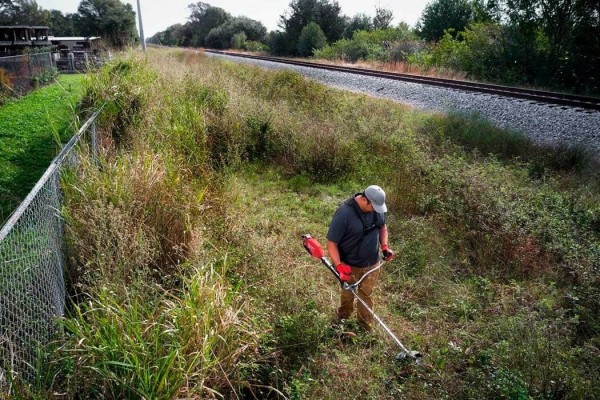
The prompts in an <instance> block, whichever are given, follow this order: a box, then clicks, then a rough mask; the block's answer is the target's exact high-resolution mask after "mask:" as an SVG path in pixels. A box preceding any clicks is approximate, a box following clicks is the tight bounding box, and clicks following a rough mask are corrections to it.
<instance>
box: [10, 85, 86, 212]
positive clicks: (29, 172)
mask: <svg viewBox="0 0 600 400" xmlns="http://www.w3.org/2000/svg"><path fill="white" fill-rule="evenodd" d="M82 82H83V76H82V75H62V76H60V77H59V79H58V82H57V83H54V84H51V85H49V86H46V87H43V88H40V89H38V90H35V91H34V92H32V93H30V94H28V95H27V96H24V97H22V98H20V99H17V100H13V101H10V102H8V103H7V104H5V105H3V106H2V107H0V140H2V147H0V221H4V220H5V219H6V218H7V217H8V215H9V214H10V213H11V212H12V211H13V209H14V208H15V207H16V206H17V205H18V204H19V202H20V201H21V200H23V198H24V197H25V196H26V195H27V193H28V192H29V190H31V188H32V187H33V186H34V185H35V183H36V182H37V180H38V179H39V178H40V177H41V176H42V174H43V172H44V170H45V169H46V168H47V167H48V165H49V164H50V161H51V160H52V159H53V158H54V156H56V154H57V149H58V144H57V141H58V140H60V141H65V140H68V139H69V138H70V136H71V135H72V134H73V130H72V126H73V116H74V112H75V107H76V105H77V103H78V101H79V99H80V98H81V95H82V93H83V92H82V89H83V86H82Z"/></svg>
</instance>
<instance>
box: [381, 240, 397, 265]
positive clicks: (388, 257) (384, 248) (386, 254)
mask: <svg viewBox="0 0 600 400" xmlns="http://www.w3.org/2000/svg"><path fill="white" fill-rule="evenodd" d="M381 252H382V253H383V259H384V260H385V261H392V260H393V259H394V252H393V251H392V250H390V248H389V247H388V245H387V244H382V245H381Z"/></svg>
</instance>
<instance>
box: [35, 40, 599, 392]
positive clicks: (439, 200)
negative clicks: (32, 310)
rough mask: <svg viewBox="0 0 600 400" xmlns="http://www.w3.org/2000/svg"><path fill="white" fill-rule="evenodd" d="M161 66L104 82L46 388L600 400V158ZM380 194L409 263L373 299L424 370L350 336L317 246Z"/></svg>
mask: <svg viewBox="0 0 600 400" xmlns="http://www.w3.org/2000/svg"><path fill="white" fill-rule="evenodd" d="M147 57H148V58H147V59H145V60H140V59H138V58H137V57H135V56H129V57H127V58H125V59H122V60H117V61H115V62H113V63H111V64H109V65H107V66H106V67H104V68H103V69H102V71H100V72H99V73H98V74H97V75H95V76H93V77H92V78H91V80H90V82H89V86H88V87H87V89H86V95H85V96H84V101H85V103H86V104H88V105H92V104H95V103H97V102H107V106H106V108H105V110H106V112H105V113H104V114H103V116H102V124H101V128H100V130H99V131H100V143H101V144H102V150H101V152H100V159H99V161H98V164H95V163H93V162H91V161H87V162H85V161H84V162H83V164H82V169H81V171H79V172H78V173H76V174H75V173H73V174H68V175H66V176H65V177H64V179H63V181H64V183H65V197H66V199H67V205H66V207H65V212H64V215H65V218H66V221H67V237H68V241H69V243H68V248H69V254H71V255H72V257H71V264H70V270H69V277H70V279H71V282H70V283H71V291H72V292H73V294H74V296H73V297H72V298H71V310H72V312H71V313H70V314H69V315H67V316H66V318H65V321H64V326H65V327H66V328H67V329H65V331H64V334H63V335H62V336H61V337H59V338H57V349H55V351H54V352H53V353H51V354H50V356H51V357H50V360H51V361H50V362H49V363H48V368H47V369H46V370H45V375H44V376H49V377H51V379H48V380H47V381H45V382H40V384H39V386H38V387H36V388H35V390H34V392H35V393H36V394H37V395H38V396H39V397H40V398H48V397H53V393H66V395H65V397H67V398H77V396H79V397H106V398H112V397H136V396H137V397H146V398H172V397H177V396H179V397H192V398H193V397H199V398H207V397H211V396H213V397H223V398H236V397H238V398H294V399H299V398H305V399H321V398H327V399H337V398H373V399H375V398H376V399H396V398H405V397H410V398H420V399H440V398H448V399H451V398H513V399H521V398H523V399H525V398H535V399H548V398H570V399H580V398H585V397H586V396H588V397H594V396H596V397H598V396H600V393H599V392H598V388H597V385H595V382H597V381H598V379H599V378H600V375H599V370H598V366H597V354H598V353H597V352H598V343H599V342H598V341H599V340H600V339H599V338H600V322H599V320H598V317H597V315H599V311H600V303H599V301H598V299H599V298H600V297H599V296H598V293H599V292H600V290H599V289H598V271H597V266H598V265H599V264H600V251H599V249H600V238H599V235H598V221H600V208H599V207H598V204H600V202H599V198H600V192H599V189H598V186H597V181H596V180H595V177H594V176H593V174H592V173H591V172H590V170H589V169H586V168H581V169H580V168H571V167H567V168H552V167H548V168H544V169H543V170H541V169H540V168H538V167H539V166H540V165H541V166H550V165H551V163H550V159H551V158H552V155H546V156H545V155H544V151H540V152H539V155H538V154H536V156H535V159H530V158H529V157H528V155H527V153H522V152H521V150H520V146H521V145H520V144H519V143H521V142H520V139H519V138H518V137H516V136H514V135H512V134H510V133H509V134H508V135H509V136H508V137H505V136H504V135H506V133H503V132H502V131H497V130H494V132H493V133H494V139H493V142H492V143H490V142H488V141H487V139H484V138H483V137H482V136H481V135H480V131H482V130H483V131H486V130H490V129H491V128H490V127H489V126H488V125H486V123H485V122H482V121H480V120H477V119H469V117H457V116H448V117H445V116H440V115H432V114H424V113H418V112H414V111H411V110H410V109H408V108H406V107H403V106H401V105H398V104H396V103H392V102H388V101H381V100H376V99H371V98H368V97H365V96H359V95H356V94H351V93H347V92H343V91H339V90H335V89H331V88H327V87H324V86H322V85H319V84H316V83H314V82H311V81H307V80H305V79H303V78H301V77H300V76H299V75H296V74H294V73H291V72H265V71H262V70H260V69H256V68H251V67H241V66H238V65H235V64H230V63H222V62H219V61H216V60H212V59H209V58H206V57H203V56H201V55H198V54H197V53H191V52H183V51H179V52H173V51H158V50H152V51H149V52H148V55H147ZM503 141H505V142H506V143H503ZM524 145H526V146H530V145H531V144H524ZM532 171H535V172H536V173H532ZM373 183H376V184H379V185H381V186H382V187H384V188H385V189H386V191H387V193H388V207H389V209H390V213H389V219H388V224H389V230H390V243H391V244H392V248H393V249H395V250H396V251H397V258H396V260H395V261H393V262H392V263H389V264H387V265H386V266H385V267H384V269H383V270H382V273H381V278H380V282H379V285H378V288H377V289H376V295H375V296H376V306H375V308H376V311H377V313H378V314H379V315H380V316H381V317H382V318H383V319H384V320H385V321H386V323H388V325H389V326H390V328H391V329H392V330H393V331H394V332H396V333H397V334H398V336H399V337H400V338H401V340H402V341H403V343H405V344H406V345H407V346H408V347H410V348H415V349H418V350H420V351H422V352H423V353H424V354H425V368H424V369H419V368H417V367H416V366H414V365H412V364H401V363H400V364H399V363H395V362H394V361H393V358H394V355H395V354H396V353H397V352H398V349H397V348H396V346H395V345H394V343H393V342H391V341H390V340H388V338H387V336H386V335H385V334H384V333H383V332H382V331H380V330H376V331H375V333H374V334H373V336H372V337H371V338H365V337H358V338H356V339H348V338H347V336H345V335H344V334H343V331H342V330H339V329H331V328H330V326H329V319H330V317H331V316H332V314H333V312H334V310H335V309H336V307H337V302H338V290H339V287H338V285H337V284H336V283H335V282H334V281H333V279H332V277H331V276H330V274H329V273H328V272H327V271H326V270H325V269H324V268H323V266H322V265H321V264H320V263H319V262H318V261H316V260H314V259H311V258H310V257H309V256H308V255H307V254H306V252H305V250H304V249H303V248H302V246H301V240H300V235H301V234H304V233H311V234H313V235H314V236H315V237H316V238H318V239H319V240H321V241H322V242H324V240H325V239H324V238H325V234H326V231H327V225H328V223H329V220H330V218H331V215H332V213H333V212H334V210H335V209H336V207H337V205H338V204H339V203H340V202H341V201H342V200H343V199H345V198H346V197H348V196H350V195H352V194H353V193H354V192H356V191H359V190H361V189H363V188H364V187H365V186H367V185H369V184H373ZM194 282H196V283H194ZM346 328H348V329H354V328H356V322H355V321H354V320H351V321H350V323H349V325H348V326H347V327H346ZM196 332H200V334H199V335H196V334H195V333H196ZM199 360H200V361H199ZM167 370H169V371H171V372H169V373H166V372H164V371H167ZM54 397H56V396H54Z"/></svg>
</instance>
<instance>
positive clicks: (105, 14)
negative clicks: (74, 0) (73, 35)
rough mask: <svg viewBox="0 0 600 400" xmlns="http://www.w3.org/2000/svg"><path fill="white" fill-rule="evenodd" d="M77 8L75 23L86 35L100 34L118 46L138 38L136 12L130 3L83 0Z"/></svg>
mask: <svg viewBox="0 0 600 400" xmlns="http://www.w3.org/2000/svg"><path fill="white" fill-rule="evenodd" d="M77 10H78V14H77V17H76V21H75V25H76V28H77V31H78V32H79V33H80V34H82V35H84V36H100V37H101V38H103V39H104V40H106V41H107V43H109V44H110V45H112V46H114V47H117V48H122V47H124V46H127V45H130V44H132V43H134V42H135V41H136V40H137V38H138V36H137V31H136V27H135V12H134V11H133V9H132V7H131V5H130V4H123V3H122V2H121V1H119V0H82V1H81V3H79V8H78V9H77Z"/></svg>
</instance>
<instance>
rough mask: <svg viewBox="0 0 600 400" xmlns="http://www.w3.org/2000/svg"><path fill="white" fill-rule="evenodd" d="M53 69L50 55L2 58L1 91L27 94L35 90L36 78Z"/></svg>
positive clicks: (0, 66) (39, 54) (0, 70)
mask: <svg viewBox="0 0 600 400" xmlns="http://www.w3.org/2000/svg"><path fill="white" fill-rule="evenodd" d="M53 68H54V64H53V62H52V54H50V53H38V54H29V55H24V56H13V57H0V86H1V87H0V90H5V91H13V92H16V93H19V94H22V93H27V92H29V91H30V90H31V89H32V88H33V81H34V78H36V77H37V76H40V75H41V74H44V73H47V72H50V71H52V69H53Z"/></svg>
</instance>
